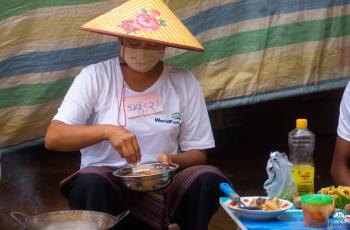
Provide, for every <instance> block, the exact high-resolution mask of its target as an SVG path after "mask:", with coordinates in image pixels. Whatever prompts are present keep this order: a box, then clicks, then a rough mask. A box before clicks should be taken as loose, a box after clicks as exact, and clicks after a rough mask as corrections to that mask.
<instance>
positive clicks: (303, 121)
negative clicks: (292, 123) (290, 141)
mask: <svg viewBox="0 0 350 230" xmlns="http://www.w3.org/2000/svg"><path fill="white" fill-rule="evenodd" d="M296 123H297V128H298V129H305V128H307V119H297V122H296Z"/></svg>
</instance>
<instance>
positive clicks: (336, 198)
mask: <svg viewBox="0 0 350 230" xmlns="http://www.w3.org/2000/svg"><path fill="white" fill-rule="evenodd" d="M320 193H321V194H324V195H330V196H331V197H332V198H333V203H334V207H335V208H340V209H344V208H345V206H346V205H347V204H350V187H349V186H338V187H334V186H329V187H327V188H321V191H320Z"/></svg>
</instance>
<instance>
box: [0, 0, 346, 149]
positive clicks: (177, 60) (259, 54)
mask: <svg viewBox="0 0 350 230" xmlns="http://www.w3.org/2000/svg"><path fill="white" fill-rule="evenodd" d="M122 2H123V0H108V1H107V0H105V1H104V0H35V1H28V0H0V118H1V119H0V151H2V152H3V151H6V150H8V149H9V148H10V147H11V146H19V144H22V145H23V144H24V145H26V144H27V143H33V142H36V141H38V140H41V138H42V137H43V136H44V133H45V130H46V128H47V125H48V123H49V121H50V120H51V118H52V117H53V115H54V114H55V113H56V111H57V108H58V106H59V105H60V103H61V101H62V99H63V97H64V95H65V93H66V91H67V90H68V88H69V86H70V84H71V83H72V81H73V79H74V77H75V76H76V75H77V74H78V73H79V71H80V70H81V68H82V67H84V66H86V65H89V64H92V63H96V62H99V61H102V60H105V59H108V58H111V57H115V56H117V55H118V51H119V44H118V43H117V39H116V38H115V37H112V36H106V35H100V34H94V33H90V32H85V31H81V30H79V27H80V26H81V25H82V24H83V23H85V22H87V21H89V20H90V19H92V18H94V17H95V16H98V15H100V14H102V13H104V12H106V11H108V10H110V9H111V8H113V7H116V6H118V5H119V4H121V3H122ZM166 2H167V4H168V5H169V7H170V8H171V9H172V10H173V11H174V12H175V13H176V14H177V15H178V16H179V17H180V18H181V20H182V21H183V22H184V24H185V25H186V26H188V28H189V29H190V30H191V31H192V32H193V33H194V34H195V35H196V36H197V38H198V39H199V40H200V41H201V42H202V44H203V45H204V47H205V48H206V51H205V52H204V53H196V52H188V51H182V50H176V49H172V48H170V49H168V50H167V56H166V61H167V62H169V63H171V64H174V65H177V66H180V67H184V68H187V69H190V70H192V71H193V72H194V73H195V75H196V76H197V77H198V79H199V80H200V82H201V86H202V89H203V92H204V95H205V98H206V100H207V103H208V109H209V110H213V109H217V108H227V107H234V106H237V105H245V104H253V103H256V102H260V101H265V100H271V99H275V98H282V97H286V96H293V95H300V94H308V93H312V92H319V91H323V90H329V89H334V88H341V87H344V86H345V85H346V83H347V81H348V79H349V76H350V70H349V66H350V58H349V57H350V37H349V36H350V0H245V1H237V0H168V1H166Z"/></svg>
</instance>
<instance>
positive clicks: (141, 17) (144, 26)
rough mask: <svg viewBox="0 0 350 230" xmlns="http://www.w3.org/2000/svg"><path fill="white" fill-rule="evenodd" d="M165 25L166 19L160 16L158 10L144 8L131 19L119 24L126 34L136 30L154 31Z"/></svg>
mask: <svg viewBox="0 0 350 230" xmlns="http://www.w3.org/2000/svg"><path fill="white" fill-rule="evenodd" d="M165 25H166V21H165V20H164V19H161V18H160V12H159V11H158V10H155V9H151V10H150V11H147V10H146V9H142V10H141V12H138V13H137V14H136V15H135V16H134V17H133V18H132V19H127V20H124V21H122V24H121V25H120V26H121V27H122V28H123V29H124V30H125V32H126V33H127V34H130V33H136V32H138V31H144V32H152V31H156V30H159V29H160V28H161V26H165Z"/></svg>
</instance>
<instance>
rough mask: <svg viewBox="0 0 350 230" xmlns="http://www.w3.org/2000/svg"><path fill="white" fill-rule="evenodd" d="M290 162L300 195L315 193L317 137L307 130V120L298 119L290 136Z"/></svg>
mask: <svg viewBox="0 0 350 230" xmlns="http://www.w3.org/2000/svg"><path fill="white" fill-rule="evenodd" d="M288 146H289V160H290V161H291V163H292V164H293V179H294V182H295V184H296V186H297V189H298V195H299V196H300V195H303V194H312V193H314V177H315V168H314V160H313V153H314V148H315V135H314V134H313V132H311V131H310V130H309V129H308V128H307V120H306V119H297V120H296V128H295V129H293V130H292V131H290V132H289V134H288Z"/></svg>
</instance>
